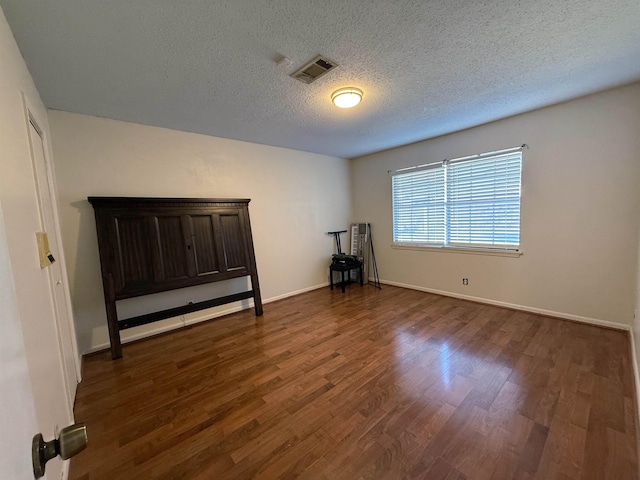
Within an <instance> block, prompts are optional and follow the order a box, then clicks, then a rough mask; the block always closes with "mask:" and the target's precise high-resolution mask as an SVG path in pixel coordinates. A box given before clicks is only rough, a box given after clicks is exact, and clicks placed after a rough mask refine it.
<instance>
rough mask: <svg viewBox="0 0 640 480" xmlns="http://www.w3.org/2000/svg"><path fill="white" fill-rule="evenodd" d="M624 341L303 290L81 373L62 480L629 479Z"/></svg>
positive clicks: (533, 319) (454, 305)
mask: <svg viewBox="0 0 640 480" xmlns="http://www.w3.org/2000/svg"><path fill="white" fill-rule="evenodd" d="M628 342H629V338H628V335H627V334H626V333H625V332H621V331H615V330H610V329H603V328H598V327H594V326H590V325H583V324H578V323H574V322H567V321H563V320H559V319H555V318H549V317H545V316H540V315H534V314H530V313H525V312H518V311H514V310H509V309H503V308H498V307H493V306H489V305H482V304H477V303H473V302H469V301H464V300H457V299H453V298H447V297H442V296H438V295H434V294H430V293H424V292H417V291H412V290H406V289H402V288H397V287H389V286H384V287H383V289H382V290H376V289H374V288H372V287H370V286H369V287H363V288H349V289H347V291H346V293H345V294H342V293H341V291H340V290H334V291H333V292H331V291H330V290H328V289H319V290H315V291H312V292H308V293H305V294H302V295H299V296H296V297H291V298H288V299H285V300H281V301H278V302H274V303H270V304H267V305H265V307H264V315H263V316H262V317H255V316H254V315H253V314H252V313H251V312H247V311H244V312H239V313H236V314H233V315H229V316H227V317H223V318H219V319H216V320H213V321H211V322H206V323H201V324H197V325H193V326H191V327H188V328H185V329H182V330H178V331H174V332H171V333H169V334H163V335H160V336H157V337H154V338H150V339H146V340H144V341H139V342H134V343H132V344H128V345H125V346H124V349H125V355H124V358H122V359H119V360H117V361H112V360H111V359H110V356H109V354H108V352H104V353H98V354H94V355H90V356H87V357H85V358H84V365H83V373H84V379H83V381H82V383H81V384H80V385H79V388H78V393H77V398H76V403H75V416H76V419H77V421H84V422H86V423H87V426H88V432H89V446H88V448H87V450H86V451H85V452H83V453H81V454H80V455H78V456H77V457H74V458H73V459H72V461H71V471H70V476H69V478H70V479H71V480H100V479H105V480H106V479H109V480H113V479H117V480H127V479H141V478H144V479H168V480H169V479H171V480H172V479H189V480H193V479H198V480H210V479H216V480H231V479H233V480H237V479H265V480H269V479H295V478H299V479H307V480H322V479H327V480H329V479H330V480H340V479H345V480H359V479H361V480H370V479H376V480H401V479H403V480H412V479H429V480H433V479H448V480H452V479H459V480H460V479H470V480H483V479H491V480H494V479H495V480H502V479H505V480H508V479H530V480H532V479H540V480H549V479H603V478H612V479H613V478H620V479H634V478H635V479H637V478H638V473H637V470H638V448H637V445H638V444H637V438H636V428H637V424H638V419H637V413H636V412H637V411H636V408H635V406H636V400H635V392H634V384H633V374H632V364H631V358H630V354H629V348H628V346H629V343H628Z"/></svg>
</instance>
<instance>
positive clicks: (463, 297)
mask: <svg viewBox="0 0 640 480" xmlns="http://www.w3.org/2000/svg"><path fill="white" fill-rule="evenodd" d="M380 283H383V284H386V285H393V286H395V287H402V288H409V289H411V290H419V291H421V292H427V293H435V294H436V295H443V296H445V297H454V298H459V299H461V300H469V301H472V302H478V303H485V304H488V305H495V306H497V307H505V308H511V309H513V310H521V311H523V312H529V313H537V314H539V315H546V316H549V317H556V318H562V319H565V320H573V321H574V322H581V323H588V324H590V325H597V326H599V327H608V328H614V329H616V330H625V331H630V330H631V327H630V326H629V325H625V324H624V323H617V322H610V321H609V320H601V319H599V318H590V317H582V316H580V315H573V314H571V313H563V312H555V311H553V310H544V309H542V308H536V307H529V306H526V305H517V304H515V303H507V302H500V301H497V300H490V299H487V298H481V297H472V296H471V295H462V294H459V293H454V292H447V291H444V290H436V289H434V288H426V287H419V286H417V285H409V284H406V283H399V282H392V281H390V280H380Z"/></svg>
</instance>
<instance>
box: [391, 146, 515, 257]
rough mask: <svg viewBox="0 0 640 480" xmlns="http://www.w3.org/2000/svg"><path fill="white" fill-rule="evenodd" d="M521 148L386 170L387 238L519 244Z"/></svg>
mask: <svg viewBox="0 0 640 480" xmlns="http://www.w3.org/2000/svg"><path fill="white" fill-rule="evenodd" d="M521 171H522V148H516V149H509V150H501V151H499V152H490V153H486V154H481V155H474V156H472V157H464V158H459V159H455V160H448V161H444V162H440V163H437V164H430V165H424V166H420V167H413V168H408V169H403V170H398V171H396V172H393V173H392V201H393V241H394V243H396V244H400V245H424V246H441V247H442V246H444V247H446V246H449V247H467V248H499V249H507V250H517V249H518V247H519V245H520V180H521Z"/></svg>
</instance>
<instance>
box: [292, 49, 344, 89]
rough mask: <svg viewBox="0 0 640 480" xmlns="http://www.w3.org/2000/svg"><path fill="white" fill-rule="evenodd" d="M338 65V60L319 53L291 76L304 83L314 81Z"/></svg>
mask: <svg viewBox="0 0 640 480" xmlns="http://www.w3.org/2000/svg"><path fill="white" fill-rule="evenodd" d="M337 66H338V64H337V63H336V62H334V61H332V60H329V59H328V58H326V57H323V56H322V55H318V56H317V57H316V58H314V59H313V60H311V61H310V62H309V63H307V64H306V65H304V66H303V67H302V68H299V69H298V70H296V71H295V72H293V73H292V74H291V76H292V77H293V78H295V79H296V80H300V81H301V82H302V83H313V82H315V81H316V80H317V79H319V78H320V77H321V76H323V75H324V74H325V73H327V72H329V71H331V70H333V69H334V68H336V67H337Z"/></svg>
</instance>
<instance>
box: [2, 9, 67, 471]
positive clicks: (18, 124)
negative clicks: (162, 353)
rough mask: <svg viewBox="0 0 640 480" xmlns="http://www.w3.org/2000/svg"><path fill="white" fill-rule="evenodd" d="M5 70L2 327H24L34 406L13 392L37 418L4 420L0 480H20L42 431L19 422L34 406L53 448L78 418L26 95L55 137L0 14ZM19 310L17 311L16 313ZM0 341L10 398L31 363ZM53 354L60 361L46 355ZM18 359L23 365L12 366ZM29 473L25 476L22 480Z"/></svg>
mask: <svg viewBox="0 0 640 480" xmlns="http://www.w3.org/2000/svg"><path fill="white" fill-rule="evenodd" d="M0 65H1V68H0V166H1V174H0V204H1V205H2V211H3V217H4V220H3V233H4V234H6V243H5V242H4V239H3V241H2V243H3V247H2V248H3V249H5V248H6V252H5V255H3V256H2V258H1V259H0V260H2V262H0V263H2V264H1V265H0V269H2V271H3V275H2V282H3V283H6V282H9V283H10V285H6V284H5V285H4V286H3V291H4V292H5V293H6V292H9V291H10V289H11V288H13V291H14V292H15V294H14V293H11V292H10V294H9V296H8V297H6V299H7V301H10V302H11V303H14V302H15V304H14V305H4V304H3V306H2V312H1V313H2V315H3V316H4V315H5V314H6V315H10V316H11V317H12V318H3V320H2V325H5V322H7V325H10V326H11V328H14V327H15V326H16V324H17V325H19V328H20V329H21V330H22V338H23V341H24V349H25V352H26V359H27V365H28V368H29V381H30V384H31V388H30V390H31V391H32V392H33V399H32V398H31V397H30V396H29V392H28V390H29V389H26V388H21V389H20V390H19V391H16V392H13V394H17V393H20V394H21V396H22V397H23V398H22V399H21V405H22V407H23V408H24V409H25V411H27V410H30V411H31V413H30V415H26V414H25V412H22V411H9V412H6V413H8V414H9V415H11V416H12V418H13V419H14V420H13V421H12V422H10V423H8V424H5V422H4V420H3V422H2V435H1V437H2V439H1V440H0V455H2V456H3V462H2V464H3V468H2V473H0V476H3V475H4V474H6V475H10V477H11V478H16V479H18V478H33V474H32V473H31V474H28V472H29V471H30V470H31V467H30V465H29V464H28V463H27V464H26V465H24V464H22V465H17V463H18V462H22V461H25V460H26V461H27V462H28V461H29V457H30V454H29V449H30V442H31V437H32V436H33V435H35V434H36V433H37V431H30V432H27V431H25V430H24V428H29V429H33V428H34V427H33V425H32V422H30V423H29V424H26V423H25V424H24V425H21V426H18V423H19V419H27V418H29V417H30V416H33V411H32V409H33V407H34V399H35V409H36V412H35V413H36V421H37V428H38V429H40V431H41V432H42V433H43V435H44V436H45V439H47V440H51V438H52V437H53V436H54V433H55V432H54V430H55V425H56V424H57V425H59V426H60V427H64V426H65V425H66V424H67V423H70V421H71V419H72V417H71V411H70V408H69V403H68V399H67V397H66V391H65V384H64V372H63V366H62V359H61V357H60V351H59V345H58V332H57V329H56V321H55V313H54V310H53V298H52V294H51V288H50V284H49V281H48V272H47V271H46V270H41V269H40V265H39V261H38V253H37V252H38V251H37V244H36V238H35V232H37V231H39V230H40V229H41V222H40V216H39V209H38V204H37V197H36V187H35V183H34V176H33V169H32V161H31V154H30V147H29V139H28V133H27V132H28V130H27V120H26V117H25V109H24V105H23V100H22V94H24V95H25V97H26V100H27V102H28V104H29V107H30V108H31V110H32V113H33V114H34V115H35V116H36V118H37V120H38V122H39V124H40V126H41V127H42V129H43V131H44V132H43V133H44V135H45V136H48V135H49V128H48V125H47V112H46V110H45V108H44V105H43V104H42V102H41V100H40V96H39V94H38V92H37V90H36V88H35V85H34V83H33V80H32V79H31V76H30V75H29V72H28V70H27V67H26V65H25V63H24V61H23V59H22V56H21V55H20V51H19V50H18V46H17V45H16V43H15V40H14V38H13V35H12V33H11V30H10V28H9V26H8V24H7V22H6V19H5V17H4V14H3V13H2V12H1V11H0ZM6 254H8V257H9V259H10V265H7V264H6V261H7V260H6V259H7V255H6ZM9 272H11V273H9ZM3 297H4V295H3ZM3 302H4V300H3ZM14 306H17V311H16V308H14ZM0 335H2V336H3V340H4V341H6V340H7V339H12V346H11V348H12V349H13V352H11V354H10V355H9V357H5V356H4V354H5V353H8V352H4V350H3V356H2V365H1V368H2V376H0V380H2V383H1V385H0V389H1V390H2V391H3V392H4V391H5V389H11V388H15V387H17V386H18V383H17V381H18V378H17V377H13V379H12V381H9V382H7V380H11V378H10V377H12V376H13V375H19V374H22V375H24V371H21V370H18V369H17V367H21V365H22V366H23V365H24V363H23V362H22V361H21V360H20V358H19V357H20V356H21V355H22V353H21V349H22V345H20V335H18V334H16V332H15V331H12V330H11V329H10V330H7V331H5V329H4V327H3V329H2V331H0ZM5 336H7V337H6V338H5ZM52 351H53V352H54V355H53V356H50V355H48V354H47V352H52ZM11 358H13V359H14V360H17V362H13V363H5V361H8V360H10V359H11ZM14 368H16V369H14ZM5 375H6V376H5ZM2 408H3V409H5V408H9V406H8V405H5V404H4V403H2ZM3 419H4V417H3ZM15 445H20V448H21V449H22V452H24V454H21V455H20V457H16V458H15V459H14V458H10V459H7V458H6V457H4V456H5V455H13V454H12V453H11V452H13V451H14V449H15ZM5 460H7V461H8V463H10V464H12V465H13V466H12V467H10V469H9V470H7V469H6V468H5ZM14 467H15V469H14ZM11 471H13V472H14V473H15V472H21V473H20V474H17V473H16V475H15V476H14V475H11V473H8V472H11ZM23 473H24V474H25V475H24V476H22V474H23ZM62 473H63V463H62V462H61V461H60V460H59V459H56V460H53V461H51V462H49V464H48V465H47V475H49V478H56V479H59V478H61V474H62ZM3 478H4V477H3ZM7 478H9V477H7Z"/></svg>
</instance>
